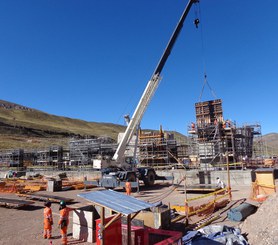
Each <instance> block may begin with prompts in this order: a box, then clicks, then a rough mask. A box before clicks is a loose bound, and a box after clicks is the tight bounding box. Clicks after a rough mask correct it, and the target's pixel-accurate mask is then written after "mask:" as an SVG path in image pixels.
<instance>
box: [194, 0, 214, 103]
mask: <svg viewBox="0 0 278 245" xmlns="http://www.w3.org/2000/svg"><path fill="white" fill-rule="evenodd" d="M200 5H201V4H200V2H199V4H195V5H194V8H195V9H194V12H195V20H194V24H195V26H196V28H197V29H198V27H199V25H200V23H201V22H200V19H202V17H201V7H200ZM200 35H201V53H202V60H203V70H204V83H203V86H202V90H201V94H200V97H199V101H201V100H202V95H203V92H204V88H205V85H207V86H208V87H209V89H210V92H211V94H212V96H213V97H214V98H215V99H216V98H217V96H216V94H215V92H214V91H213V90H212V88H211V86H210V85H209V82H208V80H207V72H206V59H205V48H204V35H203V25H202V24H201V25H200Z"/></svg>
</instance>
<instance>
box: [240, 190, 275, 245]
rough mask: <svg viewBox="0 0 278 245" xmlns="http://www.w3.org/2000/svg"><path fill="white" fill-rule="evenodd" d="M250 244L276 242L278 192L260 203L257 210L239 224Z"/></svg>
mask: <svg viewBox="0 0 278 245" xmlns="http://www.w3.org/2000/svg"><path fill="white" fill-rule="evenodd" d="M241 232H242V234H244V233H245V234H246V235H247V239H248V242H249V244H250V245H277V244H278V194H277V193H276V194H274V195H272V196H270V197H268V199H267V200H266V201H265V202H264V203H262V204H261V206H260V207H259V208H258V210H257V212H256V213H255V214H253V215H251V216H249V217H248V218H247V219H246V220H245V221H244V222H243V224H242V226H241Z"/></svg>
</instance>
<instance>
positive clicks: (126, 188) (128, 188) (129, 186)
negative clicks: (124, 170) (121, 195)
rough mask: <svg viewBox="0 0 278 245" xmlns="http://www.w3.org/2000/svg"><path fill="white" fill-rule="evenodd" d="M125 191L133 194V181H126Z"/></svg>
mask: <svg viewBox="0 0 278 245" xmlns="http://www.w3.org/2000/svg"><path fill="white" fill-rule="evenodd" d="M125 191H126V194H127V195H128V196H130V194H131V183H130V182H129V181H127V182H125Z"/></svg>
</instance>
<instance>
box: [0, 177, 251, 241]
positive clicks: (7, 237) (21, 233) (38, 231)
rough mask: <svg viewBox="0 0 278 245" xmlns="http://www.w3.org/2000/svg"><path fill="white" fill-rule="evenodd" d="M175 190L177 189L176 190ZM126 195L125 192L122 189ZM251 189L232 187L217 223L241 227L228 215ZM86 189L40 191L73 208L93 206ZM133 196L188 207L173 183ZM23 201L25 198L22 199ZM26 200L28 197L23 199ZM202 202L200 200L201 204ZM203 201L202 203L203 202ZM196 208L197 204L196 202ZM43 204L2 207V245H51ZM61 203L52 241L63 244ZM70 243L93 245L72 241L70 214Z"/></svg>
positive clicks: (11, 195) (9, 195)
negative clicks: (64, 200) (44, 235)
mask: <svg viewBox="0 0 278 245" xmlns="http://www.w3.org/2000/svg"><path fill="white" fill-rule="evenodd" d="M99 189H101V188H92V189H87V190H86V191H96V190H99ZM173 189H174V190H173ZM118 191H121V192H122V193H123V194H125V193H124V191H123V190H122V189H118ZM250 191H251V187H250V186H246V185H238V186H236V185H235V186H232V200H233V201H232V202H230V203H229V204H228V206H226V207H225V208H223V209H221V210H219V211H221V213H222V214H221V216H219V218H218V219H217V220H215V221H214V222H213V223H214V224H226V225H228V226H233V227H238V226H239V225H240V222H232V221H229V220H228V219H227V217H226V213H227V211H228V209H229V207H230V206H233V205H236V204H237V203H240V202H242V201H244V200H245V199H248V198H249V196H250ZM84 192H85V190H68V191H59V192H55V193H50V192H47V191H40V192H39V193H40V194H54V195H55V196H61V197H67V198H72V199H74V202H73V203H71V204H70V205H69V206H70V207H76V208H78V207H81V206H87V205H91V204H92V203H90V202H88V201H86V200H85V199H83V198H80V197H78V196H77V195H78V194H79V193H84ZM198 195H201V194H200V193H195V194H191V193H187V198H191V197H195V196H198ZM132 196H134V197H137V198H139V199H141V200H153V201H159V200H161V201H162V202H163V203H164V204H166V205H171V206H172V205H181V206H183V205H184V200H185V193H184V188H183V186H182V185H180V186H179V187H178V188H173V186H172V185H171V183H168V182H158V183H157V184H156V185H155V186H154V187H152V188H145V187H143V186H141V187H140V192H139V193H137V192H133V193H132ZM1 197H2V198H19V197H18V196H17V195H16V194H15V193H1ZM21 198H22V197H21ZM23 199H24V198H23ZM197 202H198V201H197ZM200 202H201V201H200ZM194 204H195V205H196V204H197V203H194ZM43 208H44V206H43V202H42V201H34V204H32V205H30V206H26V207H21V208H5V207H0V223H1V229H0V245H2V244H3V245H6V244H14V245H16V244H49V242H50V241H49V240H44V239H43V238H42V233H43ZM58 208H59V204H58V203H53V204H52V210H53V216H54V225H53V231H52V236H53V239H51V241H52V244H60V234H59V229H58V220H59V210H58ZM68 239H69V244H91V243H87V242H83V241H78V240H77V239H73V238H72V214H71V215H70V226H69V230H68Z"/></svg>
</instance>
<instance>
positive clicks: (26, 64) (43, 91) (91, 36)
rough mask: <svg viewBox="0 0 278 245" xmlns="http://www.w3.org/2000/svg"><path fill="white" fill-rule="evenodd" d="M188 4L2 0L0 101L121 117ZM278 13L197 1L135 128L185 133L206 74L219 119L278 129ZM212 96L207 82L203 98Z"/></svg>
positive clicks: (259, 5)
mask: <svg viewBox="0 0 278 245" xmlns="http://www.w3.org/2000/svg"><path fill="white" fill-rule="evenodd" d="M187 2H188V1H187V0H160V1H158V0H140V1H133V0H119V1H115V0H101V1H97V0H59V1H57V0H47V1H46V0H40V1H38V0H24V1H22V0H2V1H0V82H1V90H0V99H3V100H7V101H10V102H14V103H18V104H22V105H25V106H28V107H31V108H35V109H38V110H42V111H44V112H47V113H50V114H54V115H59V116H66V117H70V118H77V119H82V120H86V121H93V122H109V123H116V124H124V120H123V115H125V114H132V113H133V111H134V109H135V107H136V105H137V103H138V101H139V99H140V96H141V94H142V92H143V90H144V88H145V86H146V84H147V82H148V80H149V79H150V77H151V75H152V73H153V71H154V69H155V67H156V65H157V63H158V61H159V59H160V57H161V55H162V53H163V50H164V48H165V47H166V44H167V42H168V40H169V38H170V36H171V34H172V32H173V30H174V28H175V26H176V24H177V22H178V20H179V18H180V16H181V13H182V11H183V10H184V8H185V6H186V4H187ZM277 10H278V2H277V1H275V0H265V1H263V2H262V1H254V0H245V1H238V0H237V1H236V0H226V1H223V0H201V1H200V5H199V6H198V7H197V8H195V7H193V8H192V9H191V11H190V13H189V15H188V17H187V19H186V20H185V24H184V27H183V29H182V31H181V33H180V36H179V38H178V40H177V42H176V44H175V46H174V48H173V50H172V53H171V55H170V56H169V59H168V61H167V63H166V65H165V67H164V69H163V71H162V74H161V75H162V77H163V79H162V81H161V83H160V86H159V88H158V90H157V92H156V94H155V95H154V97H153V99H152V101H151V103H150V105H149V107H148V109H147V111H146V113H145V115H144V117H143V120H142V123H141V126H142V128H148V129H159V126H160V125H162V126H163V128H164V129H165V130H176V131H179V132H180V133H183V134H187V132H186V129H187V125H188V124H190V122H191V121H195V103H196V102H199V99H200V94H201V90H202V86H203V83H204V72H206V74H207V80H208V82H209V85H210V86H211V88H212V89H213V91H214V93H215V94H216V95H217V98H220V99H222V101H223V114H224V118H225V119H231V120H234V121H236V122H237V125H243V124H246V123H247V124H253V123H260V124H261V126H262V134H267V133H271V132H278V129H277V123H278V114H277V97H278V95H277V94H278V83H277V78H278V14H277ZM196 17H198V18H199V19H200V21H201V24H200V26H199V28H198V29H197V28H196V27H195V25H194V24H193V21H194V19H195V18H196ZM202 47H203V48H202ZM211 99H215V97H214V96H213V94H212V93H211V91H210V89H209V87H208V86H205V89H204V92H203V94H202V98H201V101H206V100H211Z"/></svg>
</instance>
